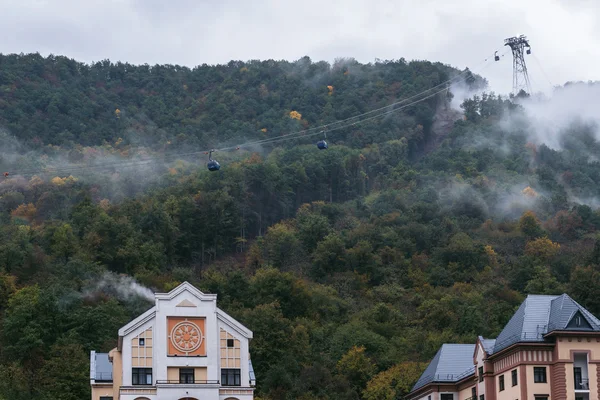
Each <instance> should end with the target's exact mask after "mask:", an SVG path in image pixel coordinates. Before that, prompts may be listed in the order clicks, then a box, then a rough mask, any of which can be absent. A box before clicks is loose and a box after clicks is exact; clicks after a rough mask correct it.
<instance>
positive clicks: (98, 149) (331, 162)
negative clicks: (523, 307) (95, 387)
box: [0, 54, 600, 400]
mask: <svg viewBox="0 0 600 400" xmlns="http://www.w3.org/2000/svg"><path fill="white" fill-rule="evenodd" d="M467 72H468V71H467ZM461 73H464V71H463V72H461V71H458V70H456V69H454V68H452V67H450V66H447V65H443V64H440V63H431V62H426V61H411V62H407V61H405V60H403V59H400V60H396V61H394V60H392V61H380V62H377V63H372V64H360V63H358V62H356V61H354V60H351V59H350V60H348V59H345V60H338V61H336V62H335V63H333V64H331V65H330V64H328V63H326V62H316V63H315V62H313V61H311V60H310V59H309V58H303V59H300V60H298V61H295V62H286V61H272V60H270V61H251V62H241V61H232V62H230V63H229V64H227V65H216V66H208V65H203V66H198V67H196V68H193V69H190V68H186V67H181V66H172V65H156V66H148V65H144V66H134V65H129V64H122V63H116V64H115V63H111V62H109V61H102V62H98V63H94V64H91V65H87V64H82V63H79V62H76V61H74V60H70V59H68V58H65V57H58V56H49V57H46V58H44V57H42V56H40V55H39V54H29V55H14V54H13V55H0V146H1V147H0V169H1V170H2V171H7V172H9V175H8V176H6V177H3V179H2V181H1V182H0V238H1V241H0V318H1V319H0V321H1V322H0V399H2V400H21V399H23V400H25V399H32V398H34V399H42V400H50V399H52V400H79V399H84V398H88V397H89V379H88V373H89V372H88V371H89V351H90V350H92V349H93V350H97V351H108V350H110V349H111V348H113V347H115V345H116V340H117V330H118V328H119V327H120V326H122V325H124V324H125V323H126V322H127V321H129V320H130V319H132V318H134V317H135V316H137V315H139V313H141V312H143V311H145V310H146V309H148V308H149V307H150V306H151V305H152V304H151V303H150V302H149V301H148V299H147V296H145V293H147V289H144V287H147V288H150V289H152V291H168V290H170V289H171V288H173V287H175V286H176V285H178V284H179V283H180V282H182V281H189V282H190V283H192V284H194V285H196V286H197V287H198V288H200V289H201V290H203V291H205V292H209V293H216V294H217V295H218V299H219V300H218V301H219V306H220V307H221V308H223V309H224V310H225V311H226V312H227V313H229V314H231V315H232V316H234V317H235V318H237V319H239V320H240V321H241V322H242V323H244V324H245V325H246V326H248V327H249V328H250V329H251V330H252V331H253V332H254V339H253V340H252V342H251V346H250V351H251V355H252V361H253V364H254V369H255V371H256V376H257V385H258V387H257V393H256V397H257V399H260V400H283V399H286V400H287V399H302V400H313V399H347V400H359V399H364V400H382V399H383V400H388V399H389V400H392V399H400V398H402V397H403V395H404V394H406V393H407V392H408V391H409V390H410V388H411V387H412V384H413V383H414V382H415V381H416V379H417V378H418V376H419V375H420V373H421V372H422V371H423V369H424V368H425V366H426V363H427V362H428V360H429V359H430V358H431V357H432V356H433V355H434V354H435V352H436V351H437V349H438V347H439V346H440V345H441V344H442V343H444V342H458V343H461V342H463V343H473V342H474V340H475V339H476V336H477V335H483V336H485V337H494V336H495V335H497V334H498V333H499V331H500V330H501V328H502V327H503V325H504V324H505V323H506V322H507V321H508V319H509V318H510V316H511V315H512V313H513V312H514V310H515V308H516V307H517V306H518V305H519V304H520V302H521V301H522V300H523V298H524V295H525V294H526V293H537V294H556V293H562V292H565V291H566V292H567V293H569V294H570V295H571V296H572V297H574V298H575V299H576V300H577V301H579V302H581V303H582V304H583V305H584V306H585V307H587V308H588V309H590V310H591V311H592V312H594V313H595V314H596V315H600V236H599V234H598V230H599V229H600V211H599V210H598V206H599V205H600V200H599V199H600V162H599V161H598V159H597V158H596V157H595V156H594V154H599V151H600V142H599V140H598V139H599V135H598V126H597V123H596V122H597V121H593V120H589V119H587V118H585V117H586V116H583V117H580V118H573V119H572V120H570V119H569V120H567V119H565V120H564V121H562V122H564V123H563V124H556V123H553V124H552V127H553V129H549V128H547V127H546V126H545V125H544V124H543V120H542V121H540V113H537V114H536V118H533V117H531V114H530V112H529V111H528V110H529V105H528V104H529V102H533V101H537V102H538V103H536V104H537V107H538V108H537V109H536V110H538V111H539V107H542V108H543V107H544V105H551V104H552V102H553V101H554V100H553V98H546V99H536V100H534V99H532V98H530V97H528V96H527V95H526V94H524V93H521V94H520V95H519V96H516V97H512V96H511V97H499V96H497V95H495V94H493V93H485V92H483V94H481V91H482V90H484V89H485V87H486V81H485V79H483V78H482V77H480V76H477V75H475V74H471V73H467V74H464V76H465V77H466V79H464V80H463V82H464V85H463V86H464V87H463V88H462V90H465V89H466V90H473V91H478V93H480V94H477V95H476V94H473V95H470V96H469V97H468V98H466V99H465V100H464V101H462V102H461V104H460V108H459V109H458V108H453V107H452V106H451V101H453V94H452V89H451V90H450V91H449V92H444V93H440V94H439V95H437V96H433V97H431V98H429V99H427V100H425V101H422V102H420V103H418V104H415V105H413V106H411V107H407V108H406V109H403V110H401V111H398V112H395V113H390V114H388V115H385V116H383V117H381V118H374V119H372V120H370V121H368V122H366V123H364V124H358V125H356V126H352V127H350V128H348V129H344V130H340V131H338V132H336V133H335V134H332V135H330V136H328V141H329V145H330V146H329V149H328V150H326V151H319V150H318V149H317V148H316V146H315V143H314V142H315V140H313V139H314V138H303V137H301V136H299V137H297V138H295V139H294V140H286V141H282V142H276V143H273V144H265V145H261V146H259V145H256V146H250V147H242V148H241V149H240V150H239V151H231V152H221V153H217V154H216V155H215V156H218V159H219V161H220V162H221V164H222V168H221V170H220V171H219V172H216V173H211V172H209V171H207V170H206V157H207V156H206V155H204V154H203V153H200V154H201V155H200V156H199V155H198V154H197V153H196V152H202V151H203V150H206V149H210V148H222V147H226V146H236V145H242V144H244V143H247V142H252V141H255V140H260V139H268V138H277V137H279V136H281V135H284V134H288V133H290V132H294V131H300V130H302V129H310V128H311V127H315V126H319V125H322V124H328V123H332V122H335V121H339V120H342V119H345V118H349V117H352V116H353V115H356V114H360V113H364V112H367V111H369V110H372V109H376V108H379V107H384V106H386V105H389V104H391V103H393V102H395V101H397V100H398V99H402V98H407V97H410V96H413V95H415V94H417V93H419V92H422V91H423V90H427V89H430V88H432V87H435V86H437V85H439V84H441V83H443V82H445V81H447V80H448V79H451V78H452V77H453V76H457V75H458V74H461ZM599 86H600V85H597V84H594V83H572V84H568V85H565V86H564V87H561V88H557V89H556V92H555V93H554V94H553V96H555V97H558V98H560V96H563V95H565V93H566V94H568V95H569V96H572V95H573V94H575V95H578V94H579V93H584V94H585V93H589V91H592V92H593V93H596V91H597V90H598V87H599ZM474 93H475V92H474ZM576 99H577V97H576ZM580 101H582V102H583V101H585V100H584V99H583V98H582V99H581V100H580ZM570 103H573V102H572V101H571V102H570ZM540 104H541V105H540ZM573 105H574V106H577V104H576V103H575V104H573ZM550 109H551V108H550ZM542 115H543V114H542ZM553 115H554V117H555V116H556V113H554V114H553ZM542 119H543V118H542ZM549 135H552V136H551V137H550V136H549ZM544 138H546V139H548V140H547V142H548V143H545V142H544ZM549 138H550V139H552V140H549ZM134 279H135V281H136V282H138V283H139V285H137V284H136V283H135V282H134V281H133V280H134ZM141 285H143V286H141ZM597 294H598V295H597Z"/></svg>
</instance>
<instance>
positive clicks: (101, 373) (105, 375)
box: [94, 353, 113, 382]
mask: <svg viewBox="0 0 600 400" xmlns="http://www.w3.org/2000/svg"><path fill="white" fill-rule="evenodd" d="M94 371H95V376H94V379H95V380H96V382H112V380H113V377H112V363H111V362H110V361H109V360H108V353H96V357H95V368H94Z"/></svg>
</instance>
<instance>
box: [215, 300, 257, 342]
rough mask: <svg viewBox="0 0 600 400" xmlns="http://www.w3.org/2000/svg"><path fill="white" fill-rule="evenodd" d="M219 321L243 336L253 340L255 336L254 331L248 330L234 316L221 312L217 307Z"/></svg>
mask: <svg viewBox="0 0 600 400" xmlns="http://www.w3.org/2000/svg"><path fill="white" fill-rule="evenodd" d="M217 319H218V320H219V321H221V322H222V323H223V324H225V325H226V326H227V327H228V328H231V329H232V330H234V331H236V332H237V333H238V334H240V335H241V336H243V337H245V338H247V339H252V337H253V334H252V331H251V330H250V329H248V328H246V327H245V326H244V325H242V324H240V323H239V322H238V321H237V320H235V319H234V318H233V317H232V316H230V315H229V314H227V313H226V312H225V311H223V310H221V309H220V308H218V307H217Z"/></svg>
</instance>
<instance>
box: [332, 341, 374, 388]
mask: <svg viewBox="0 0 600 400" xmlns="http://www.w3.org/2000/svg"><path fill="white" fill-rule="evenodd" d="M337 370H338V371H339V372H340V373H341V374H342V375H344V376H345V377H346V378H347V379H348V382H350V384H351V385H352V386H353V387H354V389H355V390H357V391H360V390H363V389H364V388H365V386H366V384H367V382H368V381H369V379H371V377H372V376H373V375H375V371H376V370H377V368H376V366H375V364H374V363H373V361H371V359H370V358H369V357H368V356H367V355H366V354H365V347H364V346H360V347H357V346H353V347H352V348H351V349H350V350H348V352H347V353H346V354H344V355H343V356H342V358H341V359H340V360H339V361H338V363H337Z"/></svg>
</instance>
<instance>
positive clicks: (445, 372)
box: [412, 344, 475, 390]
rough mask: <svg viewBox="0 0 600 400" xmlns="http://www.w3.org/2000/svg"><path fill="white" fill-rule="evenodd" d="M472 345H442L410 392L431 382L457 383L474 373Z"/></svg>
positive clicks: (473, 346) (473, 350) (473, 348)
mask: <svg viewBox="0 0 600 400" xmlns="http://www.w3.org/2000/svg"><path fill="white" fill-rule="evenodd" d="M474 352H475V345H474V344H443V345H442V347H441V348H440V349H439V350H438V352H437V353H436V355H435V357H433V360H431V362H430V363H429V365H428V366H427V368H426V369H425V372H423V374H422V375H421V377H420V378H419V380H418V381H417V383H416V384H415V386H414V387H413V388H412V390H417V389H419V388H421V387H423V386H425V385H427V384H428V383H431V382H457V381H459V380H461V379H463V378H464V377H466V376H469V375H471V374H473V373H474V372H475V366H474V365H473V353H474Z"/></svg>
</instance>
